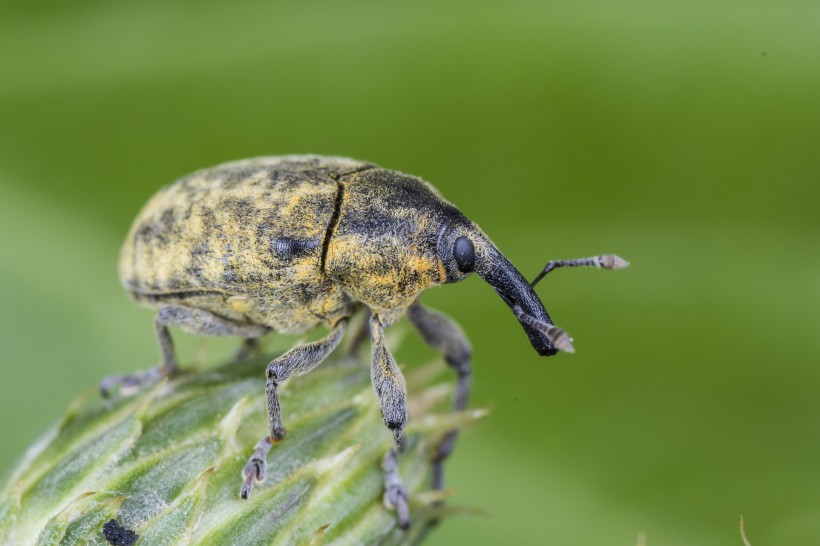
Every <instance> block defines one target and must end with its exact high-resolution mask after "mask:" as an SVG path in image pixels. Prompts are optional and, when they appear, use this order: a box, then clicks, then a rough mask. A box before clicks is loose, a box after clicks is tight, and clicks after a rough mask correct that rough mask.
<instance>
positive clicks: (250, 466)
mask: <svg viewBox="0 0 820 546" xmlns="http://www.w3.org/2000/svg"><path fill="white" fill-rule="evenodd" d="M348 320H349V319H348V317H344V318H342V319H341V320H339V321H338V322H336V324H334V325H333V327H332V328H331V329H330V332H329V333H328V334H327V335H326V336H325V337H323V338H322V339H320V340H318V341H314V342H312V343H307V344H305V345H300V346H299V347H294V348H293V349H291V350H290V351H288V352H286V353H285V354H283V355H281V356H279V357H278V358H275V359H274V360H273V361H271V363H270V364H268V368H267V370H266V372H265V375H266V376H267V381H266V383H265V393H266V397H267V405H268V420H269V422H270V434H269V435H268V436H265V437H264V438H262V439H261V440H259V442H258V443H257V444H256V447H255V448H254V452H253V455H251V458H250V459H248V463H247V464H246V465H245V468H244V470H243V471H242V479H243V483H242V489H241V491H240V493H239V494H240V496H241V497H242V498H243V499H247V498H248V497H249V496H250V494H251V489H252V488H253V484H254V482H261V481H263V480H264V479H265V465H266V460H267V457H268V452H269V451H270V448H271V446H272V445H273V444H274V442H278V441H279V440H281V439H282V438H284V437H285V427H284V425H283V424H282V409H281V407H280V405H279V392H278V387H279V385H280V384H281V383H282V382H283V381H285V380H286V379H287V378H289V377H291V376H294V375H295V376H298V375H304V374H306V373H308V372H309V371H311V370H312V369H313V368H315V367H316V366H318V365H319V364H320V363H321V362H322V361H323V360H324V359H325V358H327V356H328V355H329V354H330V353H332V352H333V350H334V349H335V348H336V346H338V345H339V342H340V341H341V340H342V335H343V334H344V332H345V329H346V328H347V323H348Z"/></svg>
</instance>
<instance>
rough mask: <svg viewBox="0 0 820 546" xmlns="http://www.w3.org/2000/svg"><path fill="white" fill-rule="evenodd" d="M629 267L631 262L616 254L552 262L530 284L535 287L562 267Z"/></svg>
mask: <svg viewBox="0 0 820 546" xmlns="http://www.w3.org/2000/svg"><path fill="white" fill-rule="evenodd" d="M628 265H629V262H627V261H626V260H624V259H623V258H621V257H620V256H616V255H615V254H604V255H602V256H592V257H591V258H577V259H575V260H550V261H549V262H547V265H545V266H544V269H543V270H542V271H541V273H539V274H538V276H537V277H535V279H533V281H532V282H531V283H530V286H535V285H536V284H538V282H539V281H540V280H541V279H543V278H544V277H545V276H546V275H547V273H549V272H550V271H552V270H554V269H558V268H560V267H597V268H599V269H622V268H624V267H626V266H628Z"/></svg>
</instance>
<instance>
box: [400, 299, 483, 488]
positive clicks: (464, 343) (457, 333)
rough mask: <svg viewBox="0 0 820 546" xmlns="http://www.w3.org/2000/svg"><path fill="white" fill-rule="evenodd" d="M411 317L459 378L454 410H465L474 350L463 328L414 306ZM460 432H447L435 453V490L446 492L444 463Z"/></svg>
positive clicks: (423, 308) (426, 340) (416, 304)
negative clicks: (471, 358) (444, 490)
mask: <svg viewBox="0 0 820 546" xmlns="http://www.w3.org/2000/svg"><path fill="white" fill-rule="evenodd" d="M407 318H409V319H410V322H412V323H413V326H415V327H416V329H417V330H418V331H419V333H420V334H421V337H422V339H424V341H425V343H427V345H429V346H430V347H432V348H433V349H436V350H438V351H440V352H441V353H442V354H443V355H444V360H445V361H446V362H447V365H448V366H450V367H451V368H452V369H453V370H454V371H455V372H456V374H457V375H458V385H457V386H456V396H455V401H454V403H453V409H454V410H456V411H464V410H465V409H467V402H468V401H469V398H470V382H471V379H472V366H471V365H470V357H471V356H472V352H473V349H472V347H471V346H470V342H469V341H468V340H467V336H466V335H464V332H463V331H462V330H461V327H459V325H458V324H457V323H456V322H455V321H454V320H453V319H451V318H450V317H448V316H447V315H444V314H442V313H438V312H436V311H433V310H432V309H428V308H427V307H424V306H423V305H421V304H420V303H414V304H413V305H412V306H411V307H410V309H408V311H407ZM458 432H459V431H458V429H453V430H449V431H447V432H446V433H445V434H444V436H443V437H442V439H441V441H440V442H439V444H438V445H437V446H436V451H435V453H434V454H433V488H434V489H444V467H443V465H444V461H445V459H447V457H449V456H450V453H452V451H453V448H454V447H455V444H456V440H457V439H458Z"/></svg>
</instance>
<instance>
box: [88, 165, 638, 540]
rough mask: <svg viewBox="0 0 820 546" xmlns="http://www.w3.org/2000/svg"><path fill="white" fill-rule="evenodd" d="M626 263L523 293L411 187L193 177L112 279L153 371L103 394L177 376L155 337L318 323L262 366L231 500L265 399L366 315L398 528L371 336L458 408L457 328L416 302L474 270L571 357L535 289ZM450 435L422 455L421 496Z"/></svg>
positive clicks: (438, 478) (138, 230)
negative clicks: (426, 364) (410, 332)
mask: <svg viewBox="0 0 820 546" xmlns="http://www.w3.org/2000/svg"><path fill="white" fill-rule="evenodd" d="M580 265H589V266H595V267H602V268H606V269H615V268H619V267H623V266H625V265H627V264H626V262H625V261H623V260H621V259H620V258H618V257H617V256H612V255H605V256H597V257H594V258H587V259H581V260H567V261H556V262H550V263H549V264H547V266H546V267H545V268H544V270H543V271H542V273H541V275H539V276H538V278H536V280H535V281H534V282H533V283H532V284H530V283H528V282H527V281H526V280H525V279H524V277H523V276H521V274H520V273H519V272H518V270H517V269H516V268H515V267H514V266H513V265H512V264H511V263H510V262H509V261H508V260H507V258H505V257H504V255H503V254H501V252H500V251H499V250H498V249H497V248H496V247H495V245H493V243H492V242H491V241H490V239H489V238H488V237H487V236H486V235H485V234H484V233H483V232H482V231H481V229H479V227H478V226H477V225H475V224H474V223H473V222H471V221H470V220H469V219H467V218H466V217H465V216H464V215H463V214H462V213H461V212H460V211H459V210H458V209H457V208H456V207H454V206H453V205H451V204H450V203H448V202H447V201H445V200H444V199H443V198H442V197H441V195H440V194H439V193H438V191H436V189H435V188H433V187H432V186H430V185H429V184H427V183H426V182H424V181H423V180H421V179H419V178H416V177H414V176H409V175H406V174H402V173H398V172H395V171H390V170H387V169H382V168H380V167H378V166H376V165H373V164H371V163H366V162H361V161H355V160H351V159H345V158H337V157H320V156H283V157H263V158H258V159H249V160H244V161H237V162H233V163H227V164H224V165H220V166H217V167H214V168H210V169H205V170H202V171H198V172H196V173H194V174H192V175H190V176H187V177H185V178H182V179H180V180H178V181H176V182H174V183H173V184H171V185H169V186H167V187H165V188H163V189H162V190H160V191H159V192H158V193H157V194H156V195H155V196H154V197H153V198H152V199H151V200H150V201H149V202H148V204H147V205H146V206H145V207H144V208H143V210H142V211H141V212H140V214H139V216H138V217H137V219H136V221H135V222H134V224H133V226H132V228H131V231H130V233H129V234H128V238H127V239H126V242H125V245H124V246H123V249H122V254H121V258H120V279H121V281H122V283H123V285H124V286H125V288H126V289H127V290H128V291H129V292H130V293H131V295H132V296H133V297H134V299H135V300H137V301H138V302H140V303H143V304H146V305H149V306H152V307H156V308H157V309H158V312H157V315H156V321H155V325H156V332H157V338H158V340H159V345H160V350H161V353H162V361H161V364H160V366H159V367H158V368H155V369H152V370H148V371H145V372H142V373H138V374H134V375H120V376H112V377H109V378H106V379H105V380H103V382H102V384H101V389H102V391H103V393H104V394H107V393H108V392H109V391H110V390H111V389H113V388H115V387H116V386H120V387H121V388H123V389H134V388H138V387H140V386H142V385H144V384H147V383H150V382H153V381H156V380H157V379H159V378H160V377H162V376H168V375H172V374H174V373H176V372H177V370H178V366H177V362H176V358H175V355H174V349H173V344H172V341H171V337H170V335H169V333H168V326H169V325H178V326H180V327H181V328H182V329H184V330H186V331H189V332H192V333H195V334H199V335H206V336H239V337H242V338H244V339H245V340H246V343H248V344H253V340H255V339H256V338H258V337H259V336H262V335H264V334H266V333H268V332H270V331H277V332H282V333H298V332H303V331H305V330H308V329H310V328H313V327H314V326H317V325H320V324H322V325H325V326H327V328H328V329H329V333H328V334H327V335H326V336H325V337H324V338H322V339H320V340H318V341H315V342H312V343H308V344H305V345H301V346H297V347H295V348H293V349H291V350H290V351H288V352H286V353H285V354H283V355H282V356H279V357H278V358H276V359H275V360H273V361H272V362H271V363H270V364H269V365H268V368H267V373H266V377H267V387H266V391H267V402H268V404H267V405H268V414H269V418H270V431H269V434H267V435H265V436H264V437H263V438H262V439H261V440H260V441H259V443H258V444H257V445H256V448H255V450H254V453H253V455H252V456H251V458H250V460H249V461H248V464H247V466H246V467H245V469H244V473H243V479H244V483H243V485H242V487H241V491H240V494H241V496H242V497H243V498H247V497H248V495H249V494H250V492H251V488H252V486H253V483H254V481H261V480H263V479H264V477H265V460H266V458H267V454H268V451H269V450H270V448H271V446H272V444H273V443H274V442H275V441H277V440H280V439H282V438H283V437H284V436H285V429H284V426H283V424H282V413H281V410H280V406H279V396H278V393H277V387H278V385H279V384H281V383H282V382H283V381H285V380H286V379H288V378H289V377H291V376H294V375H302V374H305V373H307V372H309V371H310V370H311V369H313V368H314V367H315V366H317V365H318V364H319V363H321V362H322V360H323V359H324V358H325V357H327V356H328V354H330V353H331V352H332V351H333V350H334V349H335V348H336V346H337V345H338V344H339V341H340V340H341V339H342V334H343V333H344V331H345V329H346V327H347V325H348V322H349V319H350V317H351V316H352V315H353V314H354V313H355V312H356V311H357V310H359V309H360V308H361V307H362V306H366V307H368V308H369V309H370V313H371V317H370V321H369V327H370V336H371V341H372V355H373V364H372V378H373V388H374V390H375V392H376V396H377V398H378V400H379V404H380V406H381V411H382V416H383V418H384V422H385V424H386V425H387V427H388V428H389V429H390V430H391V431H392V433H393V436H394V439H395V444H396V448H395V449H393V450H391V451H390V452H389V453H388V454H387V455H386V458H385V464H384V468H385V472H386V475H385V487H386V492H385V500H386V502H387V503H388V505H391V506H393V507H395V508H396V509H397V511H398V513H399V522H400V524H401V525H402V526H407V525H408V524H409V515H408V509H407V493H406V490H405V489H404V487H403V485H402V483H401V479H400V478H399V475H398V471H397V466H396V452H397V451H401V449H402V447H403V445H404V433H403V429H404V427H405V424H406V422H407V408H406V403H405V400H406V389H405V383H404V378H403V377H402V374H401V371H400V370H399V368H398V367H397V366H396V362H395V361H394V359H393V357H392V356H391V354H390V352H389V350H388V348H387V346H386V345H385V340H384V329H385V328H387V327H388V326H390V325H391V324H393V323H395V322H396V321H397V320H398V319H399V318H400V317H402V316H403V315H405V314H407V316H408V318H409V319H410V321H411V322H412V323H413V325H414V326H415V327H416V328H417V329H418V331H419V332H420V334H421V336H422V337H423V338H424V340H425V341H426V342H427V343H428V344H429V345H430V346H432V347H434V348H436V349H438V350H439V351H441V352H442V353H443V355H444V357H445V359H446V361H447V363H448V364H449V365H450V366H451V367H452V368H453V369H454V370H455V371H456V373H457V374H458V387H457V391H456V400H455V408H456V409H457V410H462V409H464V408H465V407H466V405H467V398H468V395H469V388H470V356H471V348H470V344H469V342H468V341H467V338H466V337H465V336H464V334H463V332H462V331H461V329H460V328H459V326H458V325H457V324H456V323H455V322H453V321H452V320H451V319H449V318H448V317H446V316H444V315H442V314H440V313H437V312H434V311H431V310H429V309H427V308H425V307H423V306H422V305H421V304H420V303H419V302H418V299H417V298H418V296H419V294H420V293H421V292H422V291H423V290H424V289H426V288H429V287H431V286H435V285H440V284H445V283H451V282H456V281H460V280H462V279H464V278H465V277H467V276H468V275H469V274H470V273H472V272H476V273H477V274H478V275H479V276H480V277H481V278H482V279H484V280H485V281H486V282H487V283H488V284H490V286H492V287H493V288H494V289H495V291H496V292H497V293H498V295H499V296H501V298H502V299H503V300H504V301H505V302H506V303H507V305H508V306H509V307H510V308H511V309H512V310H513V312H514V314H515V316H516V317H517V319H518V320H519V322H520V323H521V325H522V327H523V329H524V331H525V332H526V334H527V336H528V337H529V340H530V343H531V344H532V346H533V347H534V348H535V350H536V351H537V352H538V354H540V355H544V356H549V355H553V354H555V353H556V352H558V350H559V349H560V350H564V351H572V345H571V341H570V338H569V337H568V336H567V335H566V333H565V332H564V331H563V330H561V329H559V328H557V327H555V326H553V324H552V321H551V320H550V317H549V315H548V314H547V311H546V310H545V309H544V306H543V305H542V303H541V301H540V300H539V298H538V296H537V295H536V294H535V292H534V291H533V286H534V284H535V282H538V280H540V279H541V278H542V277H543V275H544V274H546V273H548V272H549V271H550V270H552V269H555V268H556V267H562V266H580ZM456 436H457V431H452V432H450V433H448V434H447V435H446V436H445V437H444V438H443V439H442V441H441V443H440V444H439V446H438V448H437V452H436V454H435V456H434V459H433V460H434V484H433V485H434V487H436V488H441V487H442V486H443V477H442V469H441V465H442V461H443V460H444V459H445V458H446V457H447V455H448V454H449V453H450V451H451V450H452V447H453V444H454V442H455V440H456Z"/></svg>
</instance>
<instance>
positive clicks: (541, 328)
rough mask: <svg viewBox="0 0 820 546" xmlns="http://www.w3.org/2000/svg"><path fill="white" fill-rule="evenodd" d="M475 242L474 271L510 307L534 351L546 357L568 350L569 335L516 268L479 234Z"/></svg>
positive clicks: (569, 345) (570, 347) (570, 346)
mask: <svg viewBox="0 0 820 546" xmlns="http://www.w3.org/2000/svg"><path fill="white" fill-rule="evenodd" d="M475 242H476V246H477V247H479V248H480V251H479V252H477V259H476V264H475V272H476V273H478V275H479V276H480V277H481V278H482V279H484V280H485V281H486V282H487V284H489V285H490V286H492V287H493V288H494V289H495V291H496V292H497V293H498V295H499V296H501V299H503V300H504V302H505V303H506V304H507V305H508V306H509V307H510V309H511V310H512V311H513V313H514V314H515V317H516V318H517V319H518V322H520V323H521V326H522V327H523V328H524V331H525V332H526V333H527V336H528V337H529V338H530V343H531V344H532V346H533V348H534V349H535V350H536V351H537V352H538V354H540V355H542V356H550V355H554V354H555V353H557V352H558V350H563V351H567V352H572V351H573V348H572V343H571V341H570V338H569V336H568V335H567V334H566V332H564V331H563V330H561V329H560V328H558V327H556V326H554V325H553V324H552V319H550V316H549V314H548V313H547V310H546V309H544V304H542V303H541V300H540V299H538V295H537V294H536V293H535V292H534V291H533V289H532V287H531V286H530V284H529V283H528V282H527V280H526V279H525V278H524V277H523V276H522V275H521V273H520V272H519V271H518V269H516V268H515V266H514V265H513V264H512V263H511V262H510V261H509V260H508V259H507V258H506V257H505V256H504V255H503V254H502V253H501V251H500V250H498V249H497V248H496V247H495V245H493V244H492V243H491V242H490V241H489V240H488V239H486V238H484V237H481V238H480V239H477V240H476V241H475Z"/></svg>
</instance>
